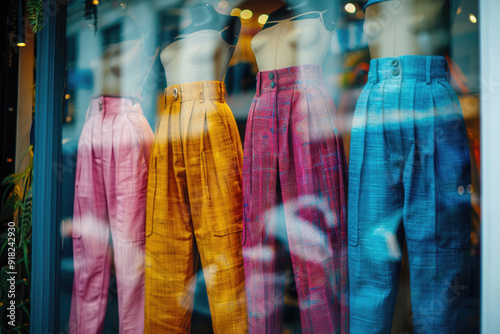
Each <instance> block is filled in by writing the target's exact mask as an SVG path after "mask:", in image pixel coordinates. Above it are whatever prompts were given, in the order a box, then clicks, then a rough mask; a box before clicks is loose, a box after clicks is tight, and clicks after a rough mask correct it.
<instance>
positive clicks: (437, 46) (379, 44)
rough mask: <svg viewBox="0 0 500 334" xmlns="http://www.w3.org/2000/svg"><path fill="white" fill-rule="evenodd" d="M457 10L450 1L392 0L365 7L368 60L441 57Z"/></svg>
mask: <svg viewBox="0 0 500 334" xmlns="http://www.w3.org/2000/svg"><path fill="white" fill-rule="evenodd" d="M450 7H451V8H450ZM457 7H458V3H457V2H456V1H449V0H419V1H411V0H391V1H383V2H378V3H375V4H372V5H370V6H368V7H366V10H365V12H366V15H365V24H364V32H365V35H366V38H367V40H368V45H369V48H370V55H371V58H372V59H375V58H384V57H399V56H405V55H422V56H443V55H444V54H445V53H446V49H447V48H448V45H449V42H450V26H451V21H452V17H453V15H450V13H451V14H454V13H455V11H456V9H457Z"/></svg>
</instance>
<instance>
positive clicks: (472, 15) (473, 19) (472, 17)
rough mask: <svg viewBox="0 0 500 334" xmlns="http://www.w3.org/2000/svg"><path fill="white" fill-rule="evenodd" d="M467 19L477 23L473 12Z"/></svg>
mask: <svg viewBox="0 0 500 334" xmlns="http://www.w3.org/2000/svg"><path fill="white" fill-rule="evenodd" d="M469 20H470V21H471V22H472V23H477V18H476V16H475V15H474V14H469Z"/></svg>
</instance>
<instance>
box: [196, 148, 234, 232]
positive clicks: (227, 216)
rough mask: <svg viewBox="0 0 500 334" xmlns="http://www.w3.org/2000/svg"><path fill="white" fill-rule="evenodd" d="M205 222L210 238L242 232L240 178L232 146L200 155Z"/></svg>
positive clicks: (207, 151)
mask: <svg viewBox="0 0 500 334" xmlns="http://www.w3.org/2000/svg"><path fill="white" fill-rule="evenodd" d="M201 161H202V170H203V173H202V187H203V189H204V194H205V195H204V198H205V204H206V205H205V212H206V219H207V220H206V221H207V222H208V224H209V227H210V229H211V231H212V233H213V235H214V236H225V235H228V234H230V233H236V232H240V231H241V230H242V229H243V226H242V223H243V203H242V197H243V196H242V195H243V194H242V179H241V171H240V169H239V164H238V158H237V153H236V151H235V149H234V146H233V145H232V144H229V145H226V146H223V147H220V148H218V149H217V150H216V151H215V150H206V151H203V152H202V153H201Z"/></svg>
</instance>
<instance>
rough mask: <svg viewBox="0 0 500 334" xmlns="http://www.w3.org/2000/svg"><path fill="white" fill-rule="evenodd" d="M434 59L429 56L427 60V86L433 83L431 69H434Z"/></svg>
mask: <svg viewBox="0 0 500 334" xmlns="http://www.w3.org/2000/svg"><path fill="white" fill-rule="evenodd" d="M431 65H432V57H431V56H427V57H426V58H425V82H426V83H427V84H430V83H431V69H432V66H431Z"/></svg>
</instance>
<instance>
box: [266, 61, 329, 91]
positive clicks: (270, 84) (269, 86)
mask: <svg viewBox="0 0 500 334" xmlns="http://www.w3.org/2000/svg"><path fill="white" fill-rule="evenodd" d="M311 83H313V84H323V75H322V73H321V67H320V66H319V65H301V66H292V67H287V68H282V69H278V70H272V71H262V72H259V73H258V74H257V96H260V95H261V94H262V93H263V92H273V91H278V90H283V89H288V88H292V87H297V86H305V85H307V84H311Z"/></svg>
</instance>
